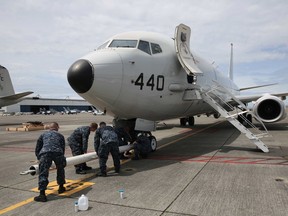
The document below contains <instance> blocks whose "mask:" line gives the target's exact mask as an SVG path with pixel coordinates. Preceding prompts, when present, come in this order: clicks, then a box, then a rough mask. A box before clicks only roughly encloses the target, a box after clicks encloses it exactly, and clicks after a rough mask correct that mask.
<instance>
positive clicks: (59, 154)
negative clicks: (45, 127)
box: [34, 122, 66, 202]
mask: <svg viewBox="0 0 288 216" xmlns="http://www.w3.org/2000/svg"><path fill="white" fill-rule="evenodd" d="M58 129H59V125H58V123H56V122H54V123H51V124H50V130H49V131H46V132H44V133H43V134H42V135H41V136H40V137H39V138H38V140H37V144H36V148H35V155H36V157H37V159H38V161H39V182H38V189H39V190H40V195H39V196H37V197H34V200H35V201H37V202H46V201H47V197H46V194H45V190H46V189H47V185H48V183H49V181H48V176H49V168H50V166H51V165H52V161H54V163H55V165H56V168H57V184H58V185H59V189H58V193H59V194H61V193H63V192H64V191H65V190H66V189H65V187H64V186H63V185H64V184H65V170H64V167H65V166H66V158H65V157H64V154H65V139H64V136H63V135H62V134H60V133H59V132H58Z"/></svg>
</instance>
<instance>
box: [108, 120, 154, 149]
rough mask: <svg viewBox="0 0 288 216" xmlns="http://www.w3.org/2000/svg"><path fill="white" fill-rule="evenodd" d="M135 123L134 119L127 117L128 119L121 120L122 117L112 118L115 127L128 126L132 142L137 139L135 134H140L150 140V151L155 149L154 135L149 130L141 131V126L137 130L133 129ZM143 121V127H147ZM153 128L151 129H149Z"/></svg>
mask: <svg viewBox="0 0 288 216" xmlns="http://www.w3.org/2000/svg"><path fill="white" fill-rule="evenodd" d="M135 123H136V119H129V120H123V119H120V120H119V119H114V120H113V124H114V126H115V127H116V128H126V127H128V128H129V135H130V136H131V138H132V142H134V141H135V140H136V139H137V136H138V135H139V134H142V135H144V136H146V137H148V139H149V140H150V145H151V149H152V152H154V151H156V150H157V146H158V145H157V140H156V137H154V136H153V135H152V133H151V131H142V130H141V128H137V130H135ZM145 126H146V125H145V123H144V125H143V128H145V129H147V127H145ZM151 130H153V129H151Z"/></svg>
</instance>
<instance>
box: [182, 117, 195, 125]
mask: <svg viewBox="0 0 288 216" xmlns="http://www.w3.org/2000/svg"><path fill="white" fill-rule="evenodd" d="M187 122H188V124H189V126H194V124H195V118H194V116H190V117H188V118H180V125H181V126H186V124H187Z"/></svg>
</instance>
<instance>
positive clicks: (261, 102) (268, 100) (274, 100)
mask: <svg viewBox="0 0 288 216" xmlns="http://www.w3.org/2000/svg"><path fill="white" fill-rule="evenodd" d="M253 113H254V114H255V115H256V116H257V117H258V118H259V119H261V121H263V122H264V123H272V122H277V121H280V120H282V119H284V118H285V117H286V108H285V103H284V102H283V101H282V100H280V99H279V98H278V97H276V96H273V95H269V94H267V95H264V96H263V97H261V98H259V99H258V100H257V101H256V103H255V105H254V107H253Z"/></svg>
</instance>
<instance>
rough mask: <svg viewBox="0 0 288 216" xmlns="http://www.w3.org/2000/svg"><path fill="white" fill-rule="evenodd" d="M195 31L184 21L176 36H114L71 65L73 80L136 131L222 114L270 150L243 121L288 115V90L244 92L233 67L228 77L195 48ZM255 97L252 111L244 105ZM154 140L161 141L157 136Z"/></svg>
mask: <svg viewBox="0 0 288 216" xmlns="http://www.w3.org/2000/svg"><path fill="white" fill-rule="evenodd" d="M190 34H191V30H190V28H189V27H188V26H186V25H184V24H180V25H179V26H177V27H176V30H175V37H174V38H172V39H171V38H169V37H166V36H164V35H161V34H158V33H151V32H127V33H122V34H118V35H115V36H113V37H112V38H110V39H108V40H107V41H106V42H105V43H104V44H103V45H101V46H100V47H99V48H98V49H97V50H95V51H94V52H91V53H89V54H87V55H85V56H83V57H81V58H80V59H79V60H77V61H76V62H75V63H74V64H72V66H71V67H70V68H69V70H68V74H67V78H68V82H69V84H70V85H71V87H72V88H73V89H74V90H75V91H76V92H77V93H78V94H79V95H80V96H81V97H83V98H84V99H86V100H87V101H88V102H89V103H91V104H93V105H95V106H96V107H99V108H100V109H102V110H106V111H107V114H110V115H113V116H114V117H115V123H116V125H117V124H118V125H119V124H120V125H121V124H122V125H123V124H129V123H131V122H132V125H133V126H135V130H140V131H149V132H150V131H153V130H154V129H155V122H156V121H160V120H164V119H172V118H180V123H181V125H185V124H186V123H187V122H188V123H189V125H194V116H197V115H201V114H206V115H211V114H212V115H214V116H215V117H216V118H217V117H219V116H220V115H222V116H224V117H226V119H227V120H229V121H230V123H232V124H233V125H234V126H235V127H236V128H238V129H239V130H240V131H241V132H243V133H245V135H246V136H247V137H248V138H249V139H250V140H252V141H253V140H254V141H253V142H254V143H255V144H256V145H257V146H258V147H259V148H260V149H261V150H262V151H264V152H268V151H269V150H268V148H267V147H266V146H265V144H264V143H263V142H262V141H261V140H260V139H259V136H257V135H254V134H253V133H250V132H247V129H246V128H245V126H244V123H245V124H249V125H250V124H251V122H252V117H254V118H256V119H257V120H258V121H260V122H261V121H263V122H276V121H279V120H281V119H283V118H285V116H286V111H285V104H284V102H283V101H282V100H281V99H285V96H286V95H288V93H283V94H274V95H272V94H265V95H256V96H240V91H241V90H245V89H239V88H238V87H237V86H236V84H235V83H234V82H233V80H232V79H231V78H232V70H231V71H230V72H231V73H230V75H229V77H228V76H227V77H225V76H224V75H223V74H222V73H220V72H219V71H217V69H216V68H215V67H213V64H211V63H209V62H207V61H205V60H204V59H202V58H201V57H199V56H198V55H196V54H195V53H194V52H191V51H190ZM231 53H232V52H231ZM256 87H259V86H255V87H251V88H256ZM260 87H261V86H260ZM252 101H255V103H254V107H253V109H252V112H249V110H248V109H247V108H246V106H245V105H246V104H247V103H249V102H252ZM236 108H239V109H236ZM231 111H232V113H231ZM237 116H238V118H237ZM235 117H236V118H235ZM246 117H247V118H246ZM148 134H151V133H148ZM151 145H152V147H153V148H154V149H155V148H156V145H157V143H156V140H155V138H154V137H153V136H151Z"/></svg>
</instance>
